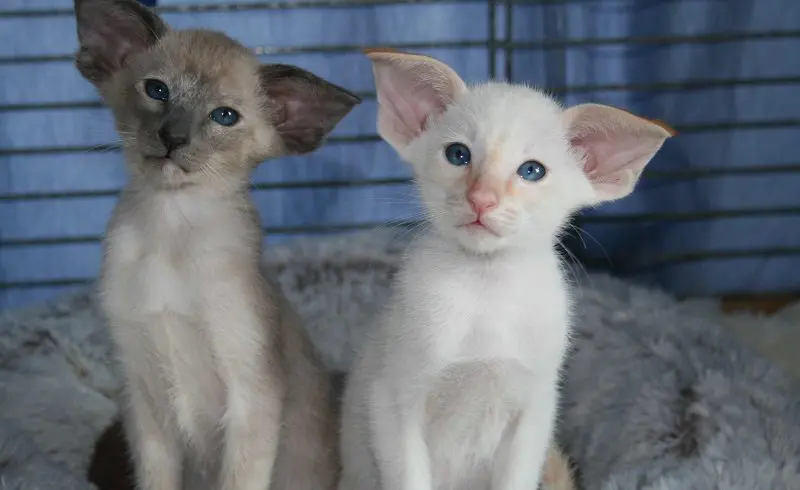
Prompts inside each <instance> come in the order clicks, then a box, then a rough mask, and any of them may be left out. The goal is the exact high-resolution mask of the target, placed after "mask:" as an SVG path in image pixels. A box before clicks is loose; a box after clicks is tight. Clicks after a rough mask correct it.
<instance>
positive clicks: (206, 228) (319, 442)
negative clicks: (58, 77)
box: [75, 0, 359, 490]
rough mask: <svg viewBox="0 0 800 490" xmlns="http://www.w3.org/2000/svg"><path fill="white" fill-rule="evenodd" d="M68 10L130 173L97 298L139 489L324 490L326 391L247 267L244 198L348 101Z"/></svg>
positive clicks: (191, 36) (202, 38)
mask: <svg viewBox="0 0 800 490" xmlns="http://www.w3.org/2000/svg"><path fill="white" fill-rule="evenodd" d="M75 10H76V15H77V25H78V37H79V40H80V50H79V51H78V53H77V55H76V64H77V67H78V69H79V70H80V72H81V74H83V76H84V77H86V78H87V79H88V80H89V81H91V82H92V83H93V84H94V85H95V86H96V87H97V88H98V89H99V92H100V93H101V95H102V97H103V99H104V100H105V102H106V103H107V105H108V106H109V107H110V108H111V110H112V112H113V114H114V116H115V119H116V124H117V128H118V130H119V134H120V137H121V139H122V142H123V149H124V153H125V159H126V163H127V169H128V171H129V181H128V184H127V186H126V187H125V189H124V191H123V192H122V195H121V196H120V200H119V203H118V205H117V207H116V209H115V210H114V213H113V217H112V219H111V222H110V224H109V226H108V230H107V234H106V239H105V256H104V261H103V266H102V274H101V278H100V298H101V306H102V310H103V311H104V313H105V315H106V316H107V319H108V322H109V325H110V329H111V334H112V336H113V338H114V340H115V343H116V345H117V347H118V351H119V355H120V357H121V365H122V370H123V374H124V378H125V381H126V395H127V400H126V401H127V406H126V407H124V418H125V426H126V431H127V433H128V438H129V440H130V442H131V446H132V456H133V459H134V462H135V465H134V466H135V473H136V480H137V482H138V486H139V488H140V489H142V490H177V489H180V488H184V489H191V490H206V489H222V490H266V489H267V488H272V489H281V490H283V489H286V490H324V489H331V488H335V487H336V482H337V481H338V458H337V441H336V436H337V434H336V425H337V424H336V422H337V419H336V416H335V415H334V411H333V407H332V406H331V402H332V399H331V396H330V395H331V393H330V390H331V386H330V384H329V379H328V377H327V375H326V374H325V372H324V370H323V366H322V365H321V363H320V362H319V361H318V358H317V355H316V353H315V351H314V349H313V348H312V346H311V344H310V343H309V341H308V339H307V338H306V337H305V334H304V333H303V331H302V329H301V328H300V326H299V325H298V320H297V319H296V318H295V316H294V314H293V313H292V311H291V310H290V309H289V308H288V307H287V305H286V303H285V301H284V299H283V297H282V296H281V293H280V291H279V290H278V289H277V288H276V287H275V286H273V284H272V283H271V282H270V281H269V280H268V279H267V278H266V277H265V276H264V274H263V272H262V270H261V268H260V265H261V241H262V233H261V231H262V230H261V225H260V220H259V217H258V214H257V212H256V210H255V208H254V206H253V203H252V201H251V199H250V197H249V194H248V184H249V176H250V173H251V171H252V170H253V169H254V168H255V167H256V166H257V165H258V164H259V162H261V161H262V160H264V159H265V158H272V157H277V156H280V155H284V154H301V153H308V152H310V151H313V150H314V149H316V148H318V147H319V146H320V145H321V144H322V143H323V140H324V138H325V136H326V135H327V134H328V133H329V132H330V131H331V130H332V129H333V127H334V126H335V125H336V124H337V123H338V122H339V120H340V119H342V118H343V117H344V116H345V115H346V114H347V113H348V112H350V110H351V109H352V108H353V107H354V106H355V105H356V104H357V103H358V102H359V100H358V98H357V97H355V96H354V95H352V94H350V93H349V92H347V91H345V90H343V89H341V88H339V87H336V86H334V85H332V84H330V83H328V82H326V81H324V80H322V79H320V78H318V77H316V76H314V75H312V74H311V73H309V72H307V71H304V70H301V69H299V68H296V67H292V66H287V65H262V64H260V63H259V62H258V60H257V58H256V57H255V56H254V55H253V54H252V53H251V52H250V51H249V50H248V49H246V48H245V47H243V46H242V45H240V44H238V43H237V42H235V41H233V40H232V39H230V38H229V37H227V36H225V35H224V34H221V33H216V32H210V31H202V30H171V29H169V28H168V26H167V25H166V24H165V23H164V22H163V21H162V20H161V19H160V18H159V17H158V16H157V15H156V14H155V13H154V12H153V11H151V10H149V9H147V8H146V7H143V6H142V5H140V4H138V3H137V2H135V1H134V0H76V1H75ZM270 482H271V486H270Z"/></svg>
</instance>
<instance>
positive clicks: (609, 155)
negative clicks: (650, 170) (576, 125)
mask: <svg viewBox="0 0 800 490" xmlns="http://www.w3.org/2000/svg"><path fill="white" fill-rule="evenodd" d="M571 143H572V145H573V146H575V147H578V148H580V149H582V150H583V151H584V153H585V155H586V160H585V161H584V165H583V170H584V172H586V174H587V175H588V176H589V177H590V178H591V179H592V180H594V179H596V178H598V177H609V176H611V175H614V174H615V173H617V172H619V171H621V170H625V169H630V170H632V171H634V172H635V173H637V174H638V173H639V172H640V171H641V170H642V169H643V168H644V166H645V165H646V164H647V162H648V161H649V160H650V158H649V156H651V153H653V152H654V141H653V138H648V137H643V138H635V137H632V136H629V135H627V134H619V133H614V132H601V133H594V134H589V135H585V136H580V137H574V138H572V139H571Z"/></svg>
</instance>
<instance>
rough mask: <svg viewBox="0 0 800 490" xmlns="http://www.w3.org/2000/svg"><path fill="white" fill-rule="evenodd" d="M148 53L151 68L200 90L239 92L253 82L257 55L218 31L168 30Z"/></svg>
mask: <svg viewBox="0 0 800 490" xmlns="http://www.w3.org/2000/svg"><path fill="white" fill-rule="evenodd" d="M149 54H150V56H151V57H152V62H153V65H152V68H153V69H157V70H159V71H161V72H163V74H164V76H167V77H170V78H172V79H173V80H176V81H177V80H181V81H183V82H184V83H187V84H195V85H198V86H200V87H202V88H203V89H204V90H222V89H225V90H229V91H232V92H236V93H243V92H246V90H247V89H248V87H253V86H255V85H256V84H257V77H258V75H257V73H258V66H259V64H258V59H257V58H256V57H255V56H254V55H253V54H252V52H251V51H250V50H248V49H247V48H245V47H244V46H242V45H241V44H239V43H238V42H236V41H234V40H233V39H231V38H229V37H228V36H226V35H225V34H222V33H219V32H212V31H202V30H175V31H170V32H169V33H168V34H167V35H166V36H164V37H163V38H162V39H161V41H160V42H159V43H158V45H157V46H156V48H155V49H154V50H153V51H151V52H150V53H149Z"/></svg>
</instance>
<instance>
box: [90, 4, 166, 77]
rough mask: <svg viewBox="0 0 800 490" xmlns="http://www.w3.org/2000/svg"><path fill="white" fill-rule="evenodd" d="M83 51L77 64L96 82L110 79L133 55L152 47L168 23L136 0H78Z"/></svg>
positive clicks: (164, 31)
mask: <svg viewBox="0 0 800 490" xmlns="http://www.w3.org/2000/svg"><path fill="white" fill-rule="evenodd" d="M75 17H76V20H77V24H78V41H79V42H80V50H79V51H78V53H77V54H76V55H75V65H76V66H77V67H78V71H80V72H81V75H83V76H84V77H85V78H86V79H87V80H89V81H90V82H92V83H93V84H95V85H100V84H102V83H103V82H105V81H107V80H108V79H109V78H110V77H111V75H113V74H114V73H115V72H116V71H117V70H119V69H120V68H122V66H123V65H124V63H125V60H126V59H128V57H130V56H131V55H133V54H135V53H138V52H141V51H144V50H146V49H148V48H150V47H151V46H152V45H153V44H155V43H156V41H158V39H159V38H160V37H161V36H163V35H164V33H166V32H167V29H168V27H167V25H166V24H165V23H164V22H163V21H162V20H161V19H160V18H159V17H158V15H156V14H155V13H154V12H153V11H152V10H150V9H148V8H147V7H145V6H143V5H142V4H140V3H139V2H137V1H136V0H75Z"/></svg>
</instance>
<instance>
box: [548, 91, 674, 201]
mask: <svg viewBox="0 0 800 490" xmlns="http://www.w3.org/2000/svg"><path fill="white" fill-rule="evenodd" d="M564 115H565V117H566V118H567V127H568V132H569V139H570V143H571V144H572V145H573V147H575V148H576V149H578V151H579V152H581V153H583V154H584V155H585V157H586V158H585V160H584V171H585V172H586V175H588V176H589V180H590V181H591V183H592V186H593V187H594V190H595V194H596V197H597V201H598V202H602V201H613V200H615V199H620V198H622V197H625V196H627V195H628V194H630V193H631V191H633V188H634V186H635V185H636V182H637V181H638V180H639V176H640V175H641V174H642V171H643V170H644V167H645V166H646V165H647V164H648V163H649V162H650V160H651V159H652V158H653V156H655V154H656V152H657V151H658V150H659V149H660V148H661V145H663V144H664V141H666V140H667V138H669V137H671V136H674V135H675V134H677V133H676V132H675V130H673V129H672V128H670V127H669V126H667V125H666V124H663V123H658V122H653V121H649V120H647V119H644V118H641V117H639V116H635V115H633V114H631V113H629V112H626V111H623V110H621V109H616V108H614V107H610V106H606V105H600V104H581V105H577V106H574V107H571V108H569V109H567V110H566V111H565V112H564Z"/></svg>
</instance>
